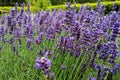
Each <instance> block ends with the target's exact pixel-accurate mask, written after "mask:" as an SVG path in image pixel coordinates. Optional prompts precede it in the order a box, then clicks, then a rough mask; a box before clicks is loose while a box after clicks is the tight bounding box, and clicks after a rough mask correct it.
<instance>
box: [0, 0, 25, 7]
mask: <svg viewBox="0 0 120 80" xmlns="http://www.w3.org/2000/svg"><path fill="white" fill-rule="evenodd" d="M16 2H18V3H19V4H22V3H23V2H24V3H27V0H0V6H14V5H15V3H16Z"/></svg>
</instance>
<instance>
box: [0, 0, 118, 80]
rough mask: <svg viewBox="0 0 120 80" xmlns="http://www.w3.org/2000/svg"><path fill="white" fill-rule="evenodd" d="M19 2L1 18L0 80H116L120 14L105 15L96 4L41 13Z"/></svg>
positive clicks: (103, 8) (100, 6)
mask: <svg viewBox="0 0 120 80" xmlns="http://www.w3.org/2000/svg"><path fill="white" fill-rule="evenodd" d="M24 6H25V4H22V8H21V10H20V12H19V11H18V10H17V7H18V3H16V5H15V8H13V9H11V11H10V14H9V15H3V16H2V19H1V20H0V39H1V41H0V63H1V64H0V72H1V74H0V79H1V80H8V79H13V80H14V79H15V80H119V79H120V76H119V75H120V58H119V57H120V53H119V52H120V51H119V49H120V48H119V47H120V45H119V43H120V38H119V34H120V10H119V11H117V12H116V11H114V10H115V8H116V3H114V4H113V8H112V9H113V10H112V11H111V12H110V13H109V14H107V15H105V14H104V10H105V6H104V5H102V4H101V3H100V1H98V5H97V7H96V9H95V10H93V9H91V10H89V9H88V8H89V5H87V6H81V7H80V9H79V11H77V10H76V5H75V6H74V8H72V7H71V3H67V4H66V11H63V10H62V9H59V10H58V11H57V10H56V9H55V10H54V11H53V12H51V11H50V10H49V9H48V10H47V11H45V12H44V11H42V10H40V11H39V12H38V13H36V14H32V11H31V10H30V4H28V12H26V11H25V10H24Z"/></svg>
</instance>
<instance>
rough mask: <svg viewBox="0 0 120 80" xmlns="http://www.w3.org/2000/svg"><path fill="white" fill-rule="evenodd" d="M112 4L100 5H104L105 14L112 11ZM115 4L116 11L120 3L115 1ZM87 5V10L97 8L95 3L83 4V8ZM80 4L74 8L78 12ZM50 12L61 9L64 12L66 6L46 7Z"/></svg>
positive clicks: (104, 3)
mask: <svg viewBox="0 0 120 80" xmlns="http://www.w3.org/2000/svg"><path fill="white" fill-rule="evenodd" d="M113 3H114V2H102V4H103V5H105V7H106V10H105V13H106V14H107V13H109V12H110V11H111V10H112V7H113ZM116 3H117V8H116V11H117V10H118V9H119V7H120V1H116ZM87 4H88V5H89V8H90V9H91V8H94V9H95V8H96V6H97V3H86V4H83V5H84V6H86V5H87ZM73 6H74V4H73V5H72V7H73ZM80 6H81V5H80V4H76V7H77V10H79V8H80ZM48 8H49V9H50V10H51V11H53V10H54V9H57V10H58V9H63V10H65V9H66V6H65V5H57V6H49V7H48Z"/></svg>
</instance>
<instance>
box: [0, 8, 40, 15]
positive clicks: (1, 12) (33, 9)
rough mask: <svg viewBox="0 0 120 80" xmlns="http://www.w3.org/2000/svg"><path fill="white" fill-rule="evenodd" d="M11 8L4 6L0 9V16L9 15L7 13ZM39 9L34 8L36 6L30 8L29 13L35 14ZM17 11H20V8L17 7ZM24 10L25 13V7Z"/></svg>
mask: <svg viewBox="0 0 120 80" xmlns="http://www.w3.org/2000/svg"><path fill="white" fill-rule="evenodd" d="M11 8H12V6H5V7H0V14H3V13H9V11H10V10H11ZM39 9H40V8H39V7H36V6H32V7H31V11H32V12H34V13H35V12H37V11H38V10H39ZM18 10H20V7H18ZM25 10H26V11H27V7H25Z"/></svg>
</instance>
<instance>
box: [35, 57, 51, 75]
mask: <svg viewBox="0 0 120 80" xmlns="http://www.w3.org/2000/svg"><path fill="white" fill-rule="evenodd" d="M51 65H52V63H51V60H49V59H48V58H46V57H41V58H39V57H37V58H36V61H35V68H36V69H40V70H42V71H43V72H44V74H45V75H48V72H49V70H50V67H51Z"/></svg>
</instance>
